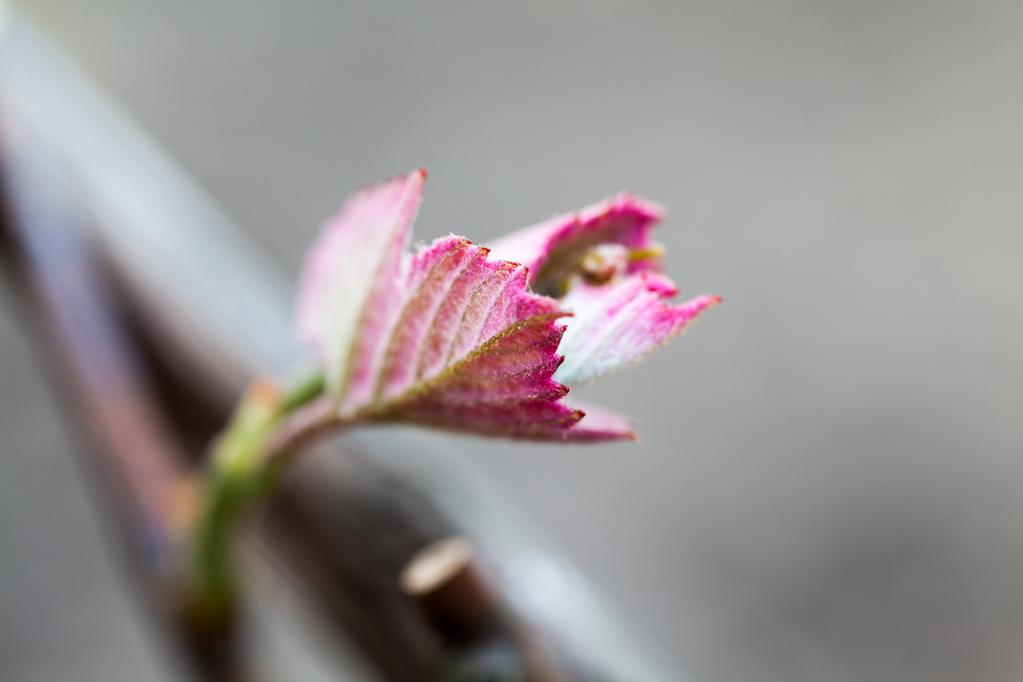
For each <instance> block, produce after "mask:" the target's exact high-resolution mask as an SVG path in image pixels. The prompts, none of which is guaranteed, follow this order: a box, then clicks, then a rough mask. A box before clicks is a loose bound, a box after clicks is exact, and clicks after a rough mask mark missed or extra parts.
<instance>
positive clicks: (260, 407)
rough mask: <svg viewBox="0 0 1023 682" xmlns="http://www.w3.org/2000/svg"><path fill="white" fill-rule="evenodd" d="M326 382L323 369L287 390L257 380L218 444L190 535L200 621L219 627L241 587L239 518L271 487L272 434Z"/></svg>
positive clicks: (273, 467)
mask: <svg viewBox="0 0 1023 682" xmlns="http://www.w3.org/2000/svg"><path fill="white" fill-rule="evenodd" d="M323 387H324V380H323V376H322V375H321V374H316V375H314V376H312V377H310V378H308V379H306V380H304V381H302V382H300V383H298V384H296V385H295V386H294V387H293V388H292V389H291V390H290V391H288V392H287V393H285V394H281V393H280V392H279V391H278V390H277V389H276V388H274V387H273V386H271V385H269V384H266V383H256V384H254V385H253V386H252V387H251V388H250V389H249V390H248V391H247V392H246V393H245V395H244V396H243V397H242V400H241V402H240V404H239V406H238V409H237V410H236V411H235V413H234V416H233V417H232V419H231V422H230V424H228V426H227V428H226V429H225V431H224V432H223V434H222V435H221V436H220V438H218V439H217V441H216V443H215V444H214V446H213V450H212V453H211V458H210V463H209V467H208V469H207V474H206V479H205V481H204V482H203V488H202V491H201V493H200V494H201V498H202V499H201V503H200V512H199V517H198V520H197V522H196V525H195V528H194V533H193V538H192V540H193V557H192V558H193V566H192V569H193V572H194V577H193V580H194V585H193V591H194V596H195V603H194V609H195V614H194V615H195V616H196V617H198V618H199V619H200V620H201V622H203V623H205V624H207V625H210V626H216V625H218V624H220V623H223V622H224V621H225V620H227V619H230V618H231V616H232V614H233V611H234V605H235V602H236V600H237V590H238V586H237V579H236V574H235V567H234V553H233V547H234V545H235V538H236V536H237V535H238V532H239V528H240V525H241V524H240V521H241V520H242V519H243V517H244V515H245V512H246V511H247V510H248V509H249V507H251V506H252V504H253V503H254V502H256V501H257V500H258V499H260V498H261V497H262V496H263V495H264V494H266V492H267V491H268V490H269V489H270V488H272V487H273V481H274V480H275V479H276V477H277V469H278V467H279V462H281V461H282V460H281V459H280V458H277V457H274V454H275V453H274V450H273V446H272V441H273V435H274V433H275V431H276V429H277V428H278V427H279V426H280V425H281V424H282V422H284V420H285V419H286V418H287V417H288V416H290V415H292V414H294V413H295V412H296V411H297V410H299V408H301V407H303V406H304V405H307V404H308V403H310V402H311V401H313V400H315V399H316V398H317V397H318V396H319V395H320V394H321V393H322V392H323Z"/></svg>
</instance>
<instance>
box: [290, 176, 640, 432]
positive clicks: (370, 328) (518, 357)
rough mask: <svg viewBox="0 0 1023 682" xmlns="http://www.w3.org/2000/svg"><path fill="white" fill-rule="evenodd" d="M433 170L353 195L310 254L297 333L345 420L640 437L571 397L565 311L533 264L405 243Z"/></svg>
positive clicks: (461, 245)
mask: <svg viewBox="0 0 1023 682" xmlns="http://www.w3.org/2000/svg"><path fill="white" fill-rule="evenodd" d="M423 178H424V175H423V174H422V173H421V172H417V173H413V174H412V175H410V176H407V177H404V178H398V179H396V180H392V181H390V182H387V183H384V184H381V185H378V186H375V187H371V188H369V189H366V190H363V191H362V192H360V193H359V194H357V195H356V196H355V197H354V198H353V199H352V200H351V201H349V202H348V204H347V205H346V206H345V208H344V209H343V210H342V211H341V213H340V214H339V215H338V216H337V217H336V218H335V219H334V220H333V221H331V222H330V223H329V224H328V226H327V228H326V230H325V232H324V234H323V236H322V237H321V238H320V241H319V242H318V244H317V245H316V246H315V247H314V250H313V252H312V253H311V255H310V258H309V263H308V266H307V271H306V277H305V279H304V281H303V289H302V293H301V299H300V328H301V329H302V330H303V332H304V333H305V335H306V337H307V338H308V339H309V341H310V342H311V343H312V345H313V346H314V348H316V349H317V350H318V352H319V353H320V355H321V357H322V359H323V360H324V364H325V367H326V368H327V372H328V374H327V381H328V387H329V391H330V393H331V395H332V397H333V399H334V401H335V402H336V405H337V410H338V413H339V415H340V416H341V417H342V418H345V419H350V420H360V419H366V420H402V421H411V422H419V423H425V424H431V425H436V426H441V427H444V428H450V429H458V430H466V431H473V432H478V433H484V434H488V435H504V436H511V437H518V438H536V439H555V440H593V439H601V440H608V439H615V438H630V437H632V431H631V429H630V428H629V427H628V425H626V424H625V423H624V422H621V421H615V420H613V419H608V418H601V419H592V420H591V419H588V418H587V419H584V413H583V411H581V410H578V409H574V408H572V407H569V406H568V405H566V404H565V403H564V401H563V400H562V398H563V397H564V396H565V394H566V393H567V392H568V389H567V388H566V387H565V386H563V385H562V384H560V383H558V382H557V381H555V380H554V379H553V378H552V377H553V374H554V372H555V371H556V370H557V368H558V366H559V365H560V364H561V362H562V360H563V357H562V356H561V355H559V354H558V353H557V349H558V345H559V344H560V342H561V337H562V334H563V333H564V331H565V326H564V324H562V323H561V322H560V321H559V319H560V318H563V317H565V316H566V313H565V312H564V311H563V310H562V309H561V307H560V306H559V304H558V302H557V301H556V300H554V299H552V298H548V297H546V296H540V295H538V294H534V293H532V292H531V291H530V289H529V286H528V284H527V282H528V277H529V274H528V270H527V268H525V267H524V266H522V265H519V264H517V263H512V262H509V261H503V260H497V259H492V258H490V250H489V249H487V248H485V247H481V246H477V245H475V244H473V243H471V242H470V241H469V240H467V239H464V238H462V237H455V236H451V237H445V238H442V239H439V240H437V241H436V242H434V243H433V244H432V245H430V246H429V247H426V248H424V249H422V250H420V251H418V252H417V253H416V254H414V255H410V254H408V253H406V252H405V248H406V244H407V242H408V234H409V231H410V227H411V223H412V220H413V219H414V216H415V211H416V207H417V206H418V203H419V199H420V195H421V191H422V180H423ZM374 221H377V229H376V230H374V229H373V225H372V223H373V222H374ZM355 261H358V264H357V267H353V271H352V272H351V273H348V274H347V275H346V276H344V277H340V276H336V275H335V276H331V274H332V272H333V271H334V270H336V269H338V268H345V267H347V266H349V265H356V263H355ZM366 262H368V263H370V264H371V266H367V265H365V263H366ZM342 286H343V287H344V288H345V290H344V291H336V290H334V288H336V287H342ZM338 306H341V307H343V308H344V310H343V311H339V310H338ZM353 308H355V309H356V310H354V312H353V310H352V309H353ZM332 316H336V317H332ZM591 421H592V422H593V426H592V427H591V426H590V422H591Z"/></svg>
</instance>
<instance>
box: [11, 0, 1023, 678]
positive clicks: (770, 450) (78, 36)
mask: <svg viewBox="0 0 1023 682" xmlns="http://www.w3.org/2000/svg"><path fill="white" fill-rule="evenodd" d="M21 7H22V9H23V10H25V11H26V12H27V13H28V14H29V15H30V16H32V17H34V18H35V19H36V20H37V21H38V22H39V23H40V24H41V25H42V26H43V27H45V28H46V29H47V30H48V31H49V32H50V33H51V35H52V36H53V37H54V38H55V39H56V40H57V42H58V43H59V44H60V45H61V46H62V47H63V48H64V49H65V50H67V51H68V52H69V53H70V54H71V55H72V56H73V57H74V58H75V59H76V60H77V61H78V62H79V63H80V65H82V66H83V67H84V68H85V69H87V70H88V71H90V72H91V73H92V74H93V75H94V76H95V78H96V79H97V80H98V81H99V83H100V84H101V85H102V86H103V87H105V88H106V89H107V90H108V91H109V92H110V93H112V94H113V96H114V97H115V98H116V99H117V100H119V101H120V103H121V104H123V105H124V106H125V108H126V109H127V110H128V111H129V112H130V113H132V114H133V115H134V116H135V117H137V119H138V120H139V122H140V123H141V124H142V125H143V126H144V127H146V128H148V129H149V130H150V131H151V132H152V133H153V135H154V137H155V138H156V139H157V140H158V141H159V142H160V143H162V144H163V145H164V146H165V147H166V148H167V149H168V150H169V151H170V153H171V154H172V155H173V156H174V157H175V158H177V159H178V160H179V161H181V162H182V163H183V164H184V166H185V167H186V168H187V169H188V170H189V171H190V172H192V173H194V175H195V176H196V177H197V178H198V180H199V181H200V182H201V183H202V184H203V185H204V186H205V187H206V188H208V189H209V190H210V191H211V192H212V194H213V195H214V196H215V197H216V198H217V199H218V200H219V201H221V202H222V203H223V204H224V205H225V206H226V208H227V209H228V211H229V212H230V213H231V214H232V215H233V216H234V217H235V218H236V219H237V220H238V222H239V223H241V224H242V225H243V226H244V228H245V229H246V230H247V231H249V232H250V233H251V236H252V238H253V239H254V240H255V242H256V243H257V244H258V245H259V246H260V247H261V249H262V250H263V251H264V252H265V253H266V254H267V255H268V256H269V257H270V258H271V259H272V260H273V261H275V262H276V264H278V265H279V266H280V267H281V268H282V270H283V271H285V272H286V273H287V274H289V275H293V274H294V273H295V272H296V271H297V269H298V267H299V264H300V262H301V258H302V254H303V251H304V249H305V247H306V245H307V244H308V243H309V242H310V240H311V239H312V238H313V236H314V234H315V233H316V232H317V230H318V225H319V223H320V221H321V219H322V218H323V217H324V216H326V215H327V214H329V213H330V212H331V211H333V210H334V209H335V208H336V207H337V206H338V205H339V203H340V202H341V200H342V199H343V198H344V196H345V195H346V194H347V193H348V192H349V191H350V190H351V189H352V188H353V187H355V186H358V185H361V184H364V183H366V182H368V181H372V180H374V179H377V178H380V177H385V176H389V175H393V174H395V173H399V172H403V171H406V170H408V169H410V168H413V167H415V166H419V165H425V166H426V167H428V168H429V170H430V173H431V175H430V183H429V186H428V190H427V196H426V202H425V204H424V208H423V211H422V213H421V218H420V222H419V225H418V227H417V232H416V234H417V235H418V237H419V238H421V239H423V240H429V239H432V238H433V237H435V236H438V235H440V234H444V233H447V232H448V231H454V232H457V233H463V234H466V235H468V236H470V237H472V238H476V239H480V240H484V241H485V240H487V239H491V238H493V237H495V236H497V235H499V234H500V233H502V232H503V231H505V230H508V229H511V228H515V227H518V226H520V225H523V224H527V223H531V222H534V221H536V220H539V219H541V218H544V217H547V216H548V215H550V214H552V213H554V212H558V211H564V210H568V209H572V208H576V207H578V206H581V205H583V204H586V203H589V202H592V201H594V200H596V199H599V198H601V197H603V196H605V195H608V194H611V193H613V192H616V191H618V190H621V189H624V188H628V189H632V190H635V191H637V192H639V193H641V194H643V195H646V196H649V197H650V198H653V199H656V200H658V201H660V202H663V203H665V204H666V205H667V206H668V207H669V209H670V217H669V220H668V221H667V223H666V224H665V225H664V227H663V228H662V229H661V230H660V234H659V238H660V240H661V241H663V242H664V243H665V244H666V245H667V247H668V254H669V257H668V260H667V269H668V271H669V273H670V274H671V275H673V276H674V277H675V279H676V280H677V281H678V282H679V283H680V285H681V286H682V287H683V289H684V290H685V291H687V292H689V293H699V292H710V293H720V294H722V295H723V296H724V297H725V304H724V305H723V306H721V307H719V308H717V309H715V310H713V311H712V312H710V313H709V314H708V315H707V316H706V318H705V319H704V320H703V321H702V322H701V323H700V324H699V325H698V326H696V327H695V328H694V329H693V330H692V331H691V332H690V333H688V334H687V335H686V336H685V337H684V338H683V339H682V340H681V341H679V342H677V343H676V344H674V345H672V346H670V347H669V348H668V349H667V350H664V351H662V352H661V353H660V354H658V355H656V356H655V357H653V358H652V359H651V360H649V361H648V362H647V363H646V364H644V365H642V366H641V367H639V368H637V369H636V370H635V371H632V372H628V373H623V374H620V375H617V376H615V377H612V378H611V379H609V380H607V381H605V382H603V383H601V384H598V385H596V386H594V387H592V388H590V389H587V390H586V391H585V392H584V396H585V398H586V399H587V400H589V401H593V402H601V403H606V404H609V405H612V406H614V407H616V408H619V409H620V410H622V411H624V412H627V413H628V414H630V415H632V416H633V417H634V418H635V420H636V422H637V423H638V425H639V427H640V430H641V433H642V435H643V442H642V444H640V445H639V446H635V445H621V446H618V445H614V446H600V447H590V448H564V449H563V448H557V447H545V446H537V445H519V444H505V443H497V442H490V441H479V440H473V439H469V438H455V437H451V438H448V437H443V436H428V437H427V436H424V438H429V439H431V440H437V439H442V440H443V442H444V443H445V446H450V447H457V448H460V449H462V450H463V451H465V452H467V453H471V455H472V456H473V457H475V459H476V460H477V461H478V462H479V463H480V465H481V467H483V468H484V469H485V470H486V471H488V472H489V473H491V474H492V475H493V476H494V477H495V478H496V479H497V481H498V482H499V485H500V486H501V487H502V488H503V489H504V490H505V492H506V493H507V494H508V496H510V497H511V498H512V499H514V500H516V501H517V502H518V503H519V504H520V505H521V506H522V507H524V508H526V509H528V512H529V514H530V516H531V518H532V519H533V520H534V521H536V522H537V523H538V524H539V525H541V526H542V527H543V528H544V529H545V531H546V533H548V535H549V537H550V539H552V540H553V543H554V544H555V546H556V547H558V548H560V549H561V550H562V551H563V552H564V553H565V554H567V555H568V556H570V557H571V558H573V559H574V560H575V561H576V562H577V563H578V564H579V565H581V566H582V567H584V568H585V570H586V571H587V573H588V574H589V575H590V576H591V578H592V579H593V581H594V582H595V584H596V585H597V586H598V587H599V588H600V590H601V592H602V593H604V594H605V595H606V596H607V597H608V599H609V600H610V601H611V602H612V603H614V604H616V605H617V607H618V610H619V612H620V613H621V614H623V616H624V617H625V619H626V620H627V621H628V622H629V623H631V624H632V626H633V627H632V629H633V630H635V631H637V632H639V633H641V636H642V638H643V639H644V640H646V641H649V642H650V643H651V648H652V649H653V650H654V651H657V652H658V653H659V654H660V655H661V656H662V658H664V660H665V661H667V662H668V663H669V664H670V665H671V667H672V669H676V670H685V671H687V672H688V674H689V675H690V676H691V678H692V679H693V680H700V681H706V682H725V681H732V680H735V681H752V680H756V681H757V682H765V681H777V682H803V681H805V682H811V681H812V682H828V681H832V680H834V681H836V682H852V681H859V680H864V681H867V680H869V681H879V682H880V681H891V682H896V681H897V682H917V681H919V682H925V681H926V682H944V681H948V682H963V681H966V680H969V681H978V682H995V681H998V682H1010V681H1012V682H1015V681H1017V680H1019V679H1021V678H1023V495H1021V493H1023V459H1021V458H1023V451H1021V450H1023V447H1021V446H1023V418H1021V416H1023V415H1021V412H1023V398H1021V396H1023V362H1021V361H1020V359H1019V354H1020V351H1021V349H1023V295H1021V292H1023V267H1021V265H1023V262H1021V258H1023V251H1021V250H1023V229H1021V228H1023V205H1021V202H1023V196H1021V193H1020V187H1021V181H1023V129H1021V121H1023V80H1021V74H1023V48H1021V44H1023V42H1021V39H1023V5H1020V4H1019V3H995V2H992V3H959V2H947V3H943V2H918V3H916V2H822V1H820V0H815V1H807V2H798V1H797V2H781V1H771V2H762V1H749V2H738V1H735V0H725V1H720V0H717V1H709V0H708V1H707V2H698V1H697V2H694V1H687V2H666V3H624V2H622V3H613V2H607V3H577V4H576V3H567V2H565V3H542V2H538V3H519V4H517V5H515V6H498V5H493V6H491V5H485V4H483V3H441V2H433V3H416V4H409V5H391V4H384V3H379V4H373V5H370V4H366V5H352V6H350V5H348V4H347V3H335V2H240V1H239V2H215V3H188V2H184V3H166V2H156V1H149V2H135V1H129V0H116V1H115V0H103V1H98V0H93V1H91V2H87V3H86V2H71V1H70V0H67V1H64V2H56V1H49V0H45V1H44V0H32V1H30V2H24V3H21ZM14 313H15V311H14V309H13V305H12V300H11V297H10V296H6V297H4V299H3V308H2V314H0V367H2V376H3V382H2V384H0V430H2V443H3V445H2V452H0V455H2V456H0V679H3V680H60V679H75V680H86V681H89V680H97V681H98V680H128V679H131V680H156V679H162V678H161V677H160V672H159V670H158V667H157V666H158V659H157V653H156V650H155V648H154V645H153V643H152V642H151V641H150V639H151V638H150V636H149V633H148V632H147V630H146V629H145V626H144V625H143V623H142V622H141V621H142V618H141V617H140V616H139V615H138V614H136V613H135V611H134V610H133V607H132V604H131V603H130V601H129V599H128V598H127V597H126V595H125V592H126V590H124V589H123V588H122V587H119V586H118V580H119V574H118V568H117V566H116V562H115V561H114V560H113V559H112V558H111V557H110V547H109V546H108V543H107V539H106V537H105V536H104V533H103V531H102V529H101V523H100V521H99V520H98V519H97V518H96V517H95V515H94V509H93V506H92V505H91V503H90V501H89V488H88V487H87V486H86V485H85V484H84V483H83V481H81V480H80V477H79V472H78V470H77V468H76V466H75V464H74V458H73V454H72V452H73V450H72V441H71V437H70V433H69V431H68V430H67V428H66V427H65V425H64V424H63V422H62V421H61V420H60V418H59V415H58V413H57V411H56V410H55V409H54V407H53V406H52V405H51V399H52V395H51V393H50V392H49V391H48V389H47V388H46V387H45V386H44V385H42V383H41V382H42V374H41V368H40V367H39V365H38V362H37V360H36V358H35V356H34V355H33V354H32V353H31V349H30V345H29V340H28V338H27V337H26V335H24V334H23V333H22V332H21V330H20V329H19V320H18V318H17V317H16V315H15V314H14ZM384 437H386V436H384ZM69 670H73V671H75V672H74V674H73V677H68V676H67V675H68V673H67V671H69Z"/></svg>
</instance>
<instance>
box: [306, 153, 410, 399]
mask: <svg viewBox="0 0 1023 682" xmlns="http://www.w3.org/2000/svg"><path fill="white" fill-rule="evenodd" d="M425 180H426V172H425V171H424V170H421V169H420V170H418V171H414V172H412V173H410V174H409V175H407V176H405V177H400V178H395V179H394V180H391V181H389V182H383V183H381V184H379V185H375V186H373V187H369V188H367V189H364V190H362V191H361V192H359V193H357V194H356V195H355V196H354V197H352V198H351V199H349V200H348V202H347V203H346V204H345V206H344V208H342V209H341V211H340V212H339V213H338V214H337V215H336V216H334V217H333V218H331V219H330V221H328V223H327V226H326V228H325V230H324V232H323V235H322V236H321V237H320V239H319V240H318V241H317V242H316V244H315V245H314V246H313V248H312V249H311V250H310V252H309V256H308V258H307V260H306V265H305V269H304V272H303V275H302V281H301V285H300V293H299V304H298V328H299V331H300V332H301V333H302V335H303V336H304V337H305V338H306V340H307V341H309V343H310V344H311V345H312V346H313V348H314V349H315V350H316V351H317V352H318V353H319V354H320V357H321V359H322V361H323V363H324V367H325V370H326V376H327V383H328V386H329V388H330V390H331V391H332V392H333V393H334V394H335V395H336V396H337V397H338V401H339V403H341V401H342V399H345V400H346V404H345V405H344V407H345V411H351V410H352V409H353V407H354V406H357V405H359V404H361V403H364V402H365V401H366V399H367V398H368V397H369V390H370V389H371V388H372V383H373V381H374V380H375V378H376V375H377V372H378V369H379V366H380V363H381V362H382V359H383V358H382V357H381V355H380V343H381V339H382V338H383V337H384V336H385V335H387V334H389V333H390V327H391V325H392V323H393V319H394V315H395V313H396V311H397V310H399V309H400V306H401V304H402V295H403V290H402V284H403V282H402V273H401V267H402V258H403V254H404V252H405V249H406V247H407V245H408V241H409V236H410V234H411V231H412V223H413V221H414V220H415V217H416V213H417V211H418V210H419V203H420V201H421V198H422V193H423V184H424V182H425Z"/></svg>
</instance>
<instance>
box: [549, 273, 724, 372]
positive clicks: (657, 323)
mask: <svg viewBox="0 0 1023 682" xmlns="http://www.w3.org/2000/svg"><path fill="white" fill-rule="evenodd" d="M675 293H676V289H675V285H674V284H672V282H671V280H669V279H668V278H667V277H664V276H663V275H660V274H658V273H654V272H640V273H635V274H632V275H628V276H626V277H624V278H622V279H620V280H618V281H616V282H613V283H609V284H606V285H596V286H595V285H590V284H587V283H585V282H579V283H576V284H575V285H574V286H573V287H572V288H571V290H570V291H569V293H568V295H567V296H565V297H564V299H563V300H562V304H563V305H564V306H565V307H566V309H568V310H569V311H571V312H572V313H573V314H574V316H573V317H572V318H570V319H569V320H568V329H567V330H566V332H565V334H564V336H563V337H562V340H561V346H560V348H559V349H558V350H559V352H561V353H562V354H564V356H565V358H566V360H565V363H564V364H563V365H562V366H561V367H560V368H559V369H558V371H557V373H556V374H555V378H556V379H557V380H558V381H561V382H564V383H566V384H569V385H573V386H574V385H577V384H579V383H582V382H586V381H591V380H593V379H597V378H599V377H601V376H604V375H606V374H608V373H610V372H613V371H615V370H616V369H619V368H621V367H623V366H626V365H629V364H632V363H635V362H638V361H639V360H641V359H643V358H644V357H645V356H647V355H649V354H650V353H652V352H653V351H654V350H656V349H657V348H659V347H660V346H663V345H664V344H666V343H667V342H668V341H670V340H671V339H673V338H675V337H676V336H678V335H679V334H680V333H681V332H682V331H683V330H684V329H685V328H686V327H687V326H688V325H689V323H690V322H692V321H693V320H695V319H696V318H697V316H698V315H699V314H700V313H701V312H703V311H704V310H706V309H707V308H709V307H711V306H713V305H715V304H717V303H719V302H720V301H721V299H720V298H719V297H717V296H698V297H696V298H694V299H692V300H690V301H686V302H685V303H682V304H678V305H673V304H671V303H670V302H669V301H667V300H666V299H668V298H670V297H672V296H674V295H675Z"/></svg>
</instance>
